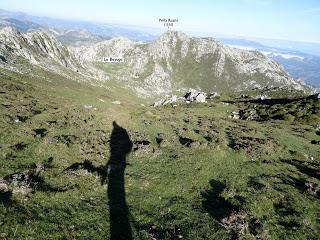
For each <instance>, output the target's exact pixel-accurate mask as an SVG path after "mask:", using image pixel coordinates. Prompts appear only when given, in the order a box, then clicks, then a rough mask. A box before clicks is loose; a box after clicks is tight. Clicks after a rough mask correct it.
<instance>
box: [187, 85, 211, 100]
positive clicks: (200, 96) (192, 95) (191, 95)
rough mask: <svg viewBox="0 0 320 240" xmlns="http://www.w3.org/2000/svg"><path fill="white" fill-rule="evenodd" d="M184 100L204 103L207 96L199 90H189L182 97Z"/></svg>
mask: <svg viewBox="0 0 320 240" xmlns="http://www.w3.org/2000/svg"><path fill="white" fill-rule="evenodd" d="M184 98H185V100H186V101H189V102H200V103H205V102H206V99H207V94H206V93H204V92H202V91H200V90H199V91H198V90H195V89H192V88H190V89H189V91H188V92H187V93H186V94H185V95H184Z"/></svg>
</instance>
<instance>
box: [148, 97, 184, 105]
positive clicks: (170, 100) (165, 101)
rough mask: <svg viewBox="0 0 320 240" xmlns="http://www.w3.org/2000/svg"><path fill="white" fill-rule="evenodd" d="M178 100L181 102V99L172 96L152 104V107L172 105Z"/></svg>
mask: <svg viewBox="0 0 320 240" xmlns="http://www.w3.org/2000/svg"><path fill="white" fill-rule="evenodd" d="M178 100H181V98H178V97H177V96H176V95H173V96H171V97H165V98H163V99H161V100H159V101H157V102H155V103H154V104H153V106H154V107H159V106H163V105H167V104H173V103H176V102H177V101H178Z"/></svg>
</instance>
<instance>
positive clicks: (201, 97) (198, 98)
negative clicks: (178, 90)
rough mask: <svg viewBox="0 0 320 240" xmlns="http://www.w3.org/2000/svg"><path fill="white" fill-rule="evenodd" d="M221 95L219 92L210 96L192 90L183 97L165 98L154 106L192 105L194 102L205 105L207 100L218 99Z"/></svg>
mask: <svg viewBox="0 0 320 240" xmlns="http://www.w3.org/2000/svg"><path fill="white" fill-rule="evenodd" d="M218 96H219V94H218V93H217V92H211V93H210V94H209V95H207V94H206V93H205V92H202V91H201V90H196V89H192V88H190V89H189V90H188V91H187V92H186V93H185V94H184V96H183V97H177V96H176V95H173V96H171V97H168V96H167V97H165V98H163V99H161V100H159V101H157V102H155V103H154V104H153V106H154V107H159V106H164V105H167V104H175V103H179V102H180V103H192V102H198V103H205V102H207V99H213V98H215V97H218Z"/></svg>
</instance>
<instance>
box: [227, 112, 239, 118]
mask: <svg viewBox="0 0 320 240" xmlns="http://www.w3.org/2000/svg"><path fill="white" fill-rule="evenodd" d="M229 118H231V119H240V115H239V113H238V112H232V113H231V115H230V116H229Z"/></svg>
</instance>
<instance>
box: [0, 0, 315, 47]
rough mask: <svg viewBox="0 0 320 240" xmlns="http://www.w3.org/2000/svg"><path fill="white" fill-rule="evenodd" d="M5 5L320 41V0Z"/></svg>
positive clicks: (37, 12) (69, 16)
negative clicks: (166, 20) (173, 21)
mask: <svg viewBox="0 0 320 240" xmlns="http://www.w3.org/2000/svg"><path fill="white" fill-rule="evenodd" d="M0 8H1V9H4V10H7V11H15V12H23V13H26V14H29V15H33V16H43V17H51V18H57V19H64V20H76V21H78V20H82V21H89V22H100V23H112V24H119V25H128V26H133V27H134V26H136V27H145V28H155V29H161V28H162V24H161V23H159V18H163V17H166V18H177V19H178V20H179V22H178V24H176V26H175V27H174V28H173V29H174V30H178V31H179V30H180V31H185V32H194V33H206V34H211V35H212V34H214V35H217V36H218V35H220V36H223V35H225V36H235V37H245V38H260V39H275V40H285V41H294V42H306V43H320V29H319V28H318V27H317V26H319V25H320V17H319V13H320V2H319V1H314V0H307V1H303V2H301V1H297V0H293V1H289V0H284V1H281V2H280V1H274V0H258V1H253V0H240V1H234V0H231V1H228V2H223V1H220V0H217V1H207V0H202V1H198V2H197V3H194V2H191V1H183V2H182V1H175V2H174V3H172V2H169V1H168V0H163V1H153V2H152V3H150V2H148V1H145V0H139V1H135V2H130V1H121V2H109V1H100V0H95V1H94V0H93V1H90V2H86V1H82V0H80V1H73V0H71V1H68V2H66V1H61V0H58V1H46V4H43V2H41V1H39V0H31V1H28V2H25V1H21V0H10V1H8V0H3V1H2V3H0ZM57 8H58V9H59V10H57ZM163 29H164V28H163Z"/></svg>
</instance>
